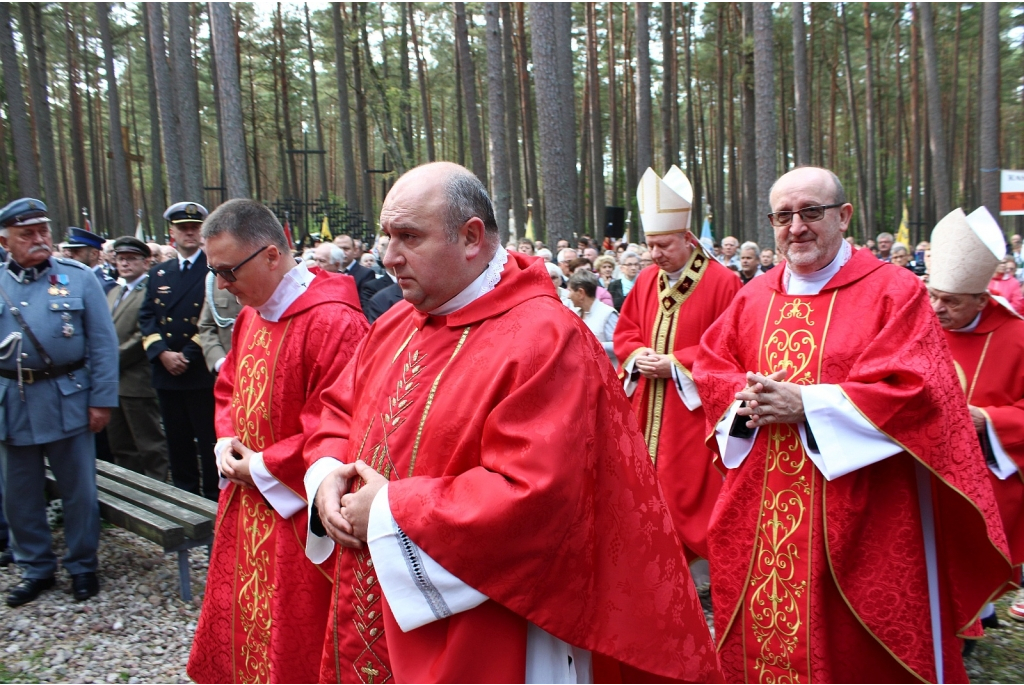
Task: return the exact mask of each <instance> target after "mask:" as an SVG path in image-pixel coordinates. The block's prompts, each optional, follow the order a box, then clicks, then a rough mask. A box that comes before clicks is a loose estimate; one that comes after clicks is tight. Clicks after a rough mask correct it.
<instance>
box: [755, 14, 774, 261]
mask: <svg viewBox="0 0 1024 685" xmlns="http://www.w3.org/2000/svg"><path fill="white" fill-rule="evenodd" d="M753 12H754V109H755V116H756V117H757V122H756V124H755V136H756V140H757V206H756V210H757V213H758V216H760V215H761V214H767V213H768V212H770V211H772V210H771V203H770V202H769V199H768V194H769V192H770V191H771V188H772V184H773V183H775V178H776V157H777V154H778V151H777V141H776V136H777V131H776V125H775V77H774V74H775V58H774V49H773V48H774V37H773V31H772V6H771V3H768V2H755V3H754V7H753ZM755 225H756V227H757V232H756V234H755V235H756V236H757V242H758V244H759V245H770V244H771V242H772V241H773V240H774V239H775V234H774V232H773V231H772V228H771V225H770V224H769V223H768V221H767V220H759V221H757V223H756V224H755Z"/></svg>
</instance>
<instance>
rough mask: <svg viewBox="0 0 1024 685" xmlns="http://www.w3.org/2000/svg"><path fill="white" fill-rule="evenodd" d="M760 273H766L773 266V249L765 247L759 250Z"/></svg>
mask: <svg viewBox="0 0 1024 685" xmlns="http://www.w3.org/2000/svg"><path fill="white" fill-rule="evenodd" d="M760 260H761V273H768V272H769V271H771V270H772V269H773V268H775V250H773V249H772V248H770V247H766V248H764V249H763V250H761V257H760Z"/></svg>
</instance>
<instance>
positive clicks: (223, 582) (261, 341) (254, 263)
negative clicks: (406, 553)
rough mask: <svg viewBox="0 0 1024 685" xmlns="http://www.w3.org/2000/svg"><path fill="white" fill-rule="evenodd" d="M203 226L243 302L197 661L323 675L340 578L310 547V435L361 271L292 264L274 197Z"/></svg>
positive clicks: (352, 338)
mask: <svg viewBox="0 0 1024 685" xmlns="http://www.w3.org/2000/svg"><path fill="white" fill-rule="evenodd" d="M203 236H204V238H205V239H206V251H207V259H208V261H209V264H210V268H211V270H215V273H216V274H217V286H218V287H220V288H222V289H226V290H227V291H228V292H230V293H231V294H232V295H234V296H235V297H236V298H237V299H238V301H239V303H241V304H243V305H248V306H245V307H244V308H243V309H242V311H241V312H240V313H239V315H238V318H237V320H236V321H235V327H234V332H233V333H232V347H231V352H229V353H228V356H227V358H226V359H225V361H224V365H223V366H222V367H221V370H220V376H219V377H218V379H217V385H216V387H215V389H214V393H215V395H216V400H217V414H216V426H217V435H218V436H219V440H218V443H217V449H216V453H217V461H218V467H219V469H220V472H221V475H222V482H221V486H222V489H221V493H220V506H219V509H218V512H217V522H216V528H215V531H216V532H215V538H214V544H213V553H212V555H211V557H210V569H209V574H208V576H207V582H206V595H205V597H204V599H203V610H202V613H201V614H200V617H199V625H198V627H197V628H196V635H195V641H194V643H193V645H192V654H191V656H190V658H189V663H188V674H189V676H190V677H191V678H192V679H193V680H195V681H196V682H202V683H212V682H216V683H233V682H246V683H248V682H260V683H268V682H299V683H302V682H314V681H315V680H316V678H317V675H318V673H319V661H320V654H321V652H322V651H323V639H324V630H325V628H326V625H327V615H328V611H329V608H330V597H331V582H330V576H329V572H328V571H327V570H326V569H324V568H321V567H318V566H316V565H315V564H313V563H311V562H310V561H309V560H308V559H307V558H306V556H305V552H304V546H305V538H306V528H307V525H306V501H305V489H304V488H303V485H302V478H303V475H304V474H305V471H306V469H305V464H304V461H303V457H302V448H303V446H304V444H305V442H306V438H307V437H308V436H309V435H310V434H311V433H312V432H313V430H314V429H315V428H316V425H317V424H318V423H319V421H320V412H321V408H322V405H321V402H320V393H321V391H322V390H323V389H324V388H325V387H327V386H329V385H330V384H331V383H332V382H334V381H335V380H336V379H337V378H338V375H339V374H340V373H341V370H342V368H344V366H345V364H346V363H347V362H348V360H349V358H351V356H352V353H353V352H354V351H355V349H356V346H357V345H358V344H359V342H360V340H362V339H363V337H364V336H365V335H366V330H367V323H366V319H365V318H364V317H363V315H362V313H361V310H360V309H359V296H358V295H357V293H356V289H355V283H354V282H353V281H352V279H351V278H350V277H348V276H341V275H335V274H326V273H320V274H317V275H316V276H315V277H314V275H313V274H311V273H310V272H309V271H308V270H307V269H306V267H305V266H303V265H302V264H301V263H300V264H296V263H295V260H294V259H293V258H292V255H291V252H290V251H289V249H288V241H287V238H285V234H284V230H283V229H282V228H281V224H280V223H279V222H278V221H277V219H276V218H275V217H274V215H273V213H271V211H270V210H269V209H267V208H266V207H265V206H263V205H261V204H259V203H257V202H254V201H252V200H231V201H230V202H226V203H224V204H222V205H221V206H220V207H218V208H217V210H216V211H214V212H213V213H212V214H210V216H209V218H208V220H207V223H205V224H204V225H203Z"/></svg>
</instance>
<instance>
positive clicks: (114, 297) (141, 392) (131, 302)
mask: <svg viewBox="0 0 1024 685" xmlns="http://www.w3.org/2000/svg"><path fill="white" fill-rule="evenodd" d="M148 280H149V275H148V274H147V275H145V276H143V277H142V280H141V281H139V283H137V284H136V285H135V287H134V288H132V291H131V292H130V293H128V296H127V297H125V298H124V300H121V302H120V303H118V300H119V299H120V298H121V288H120V287H118V288H117V289H115V290H111V291H110V292H108V293H107V304H108V305H110V310H111V315H112V316H113V317H114V330H115V331H117V339H118V342H119V343H120V350H121V362H120V368H121V382H120V384H119V386H118V394H119V395H120V396H121V397H150V398H152V399H156V390H153V370H152V368H151V364H150V363H149V357H147V356H146V350H144V349H143V348H142V331H140V330H139V305H141V304H142V301H143V300H144V299H146V282H147V281H148Z"/></svg>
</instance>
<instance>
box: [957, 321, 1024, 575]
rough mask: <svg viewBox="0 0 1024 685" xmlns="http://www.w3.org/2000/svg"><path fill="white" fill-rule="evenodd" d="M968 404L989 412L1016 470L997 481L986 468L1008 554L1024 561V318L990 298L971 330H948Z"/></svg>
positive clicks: (1000, 440)
mask: <svg viewBox="0 0 1024 685" xmlns="http://www.w3.org/2000/svg"><path fill="white" fill-rule="evenodd" d="M946 340H947V341H948V342H949V348H950V350H952V351H953V360H954V361H955V362H956V363H957V366H958V367H959V368H958V370H959V371H960V373H961V376H960V381H961V384H962V385H963V389H964V393H965V394H966V395H967V403H968V404H970V405H973V406H975V407H978V408H979V409H981V411H982V412H983V413H984V414H985V416H987V417H988V420H989V422H990V423H991V424H992V428H993V430H994V431H995V434H996V437H998V438H999V443H1000V444H1001V445H1002V447H1003V450H1004V451H1005V452H1006V455H1007V456H1008V457H1010V458H1011V459H1012V460H1013V461H1014V463H1016V464H1017V469H1018V470H1017V473H1015V474H1013V475H1012V476H1010V477H1009V478H1007V479H1006V480H1000V479H999V478H998V477H997V476H996V475H995V474H994V473H992V472H991V470H990V471H989V474H988V475H989V480H990V481H991V482H992V489H993V490H994V491H995V494H996V501H997V502H998V503H999V512H1000V513H1001V514H1002V517H1003V526H1004V528H1005V530H1006V539H1007V541H1008V542H1009V544H1010V558H1011V559H1012V560H1013V563H1014V564H1024V473H1022V472H1024V320H1021V318H1020V317H1019V316H1016V315H1014V314H1013V313H1012V312H1010V311H1009V310H1007V309H1006V308H1005V307H1003V306H1002V305H1001V304H998V303H997V302H995V301H989V303H988V306H987V307H985V309H984V311H983V312H982V315H981V321H979V322H978V326H977V328H975V329H974V330H973V331H971V332H970V333H954V332H952V331H946ZM1019 578H1020V576H1019V575H1017V576H1015V577H1014V581H1015V582H1016V581H1017V580H1019Z"/></svg>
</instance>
